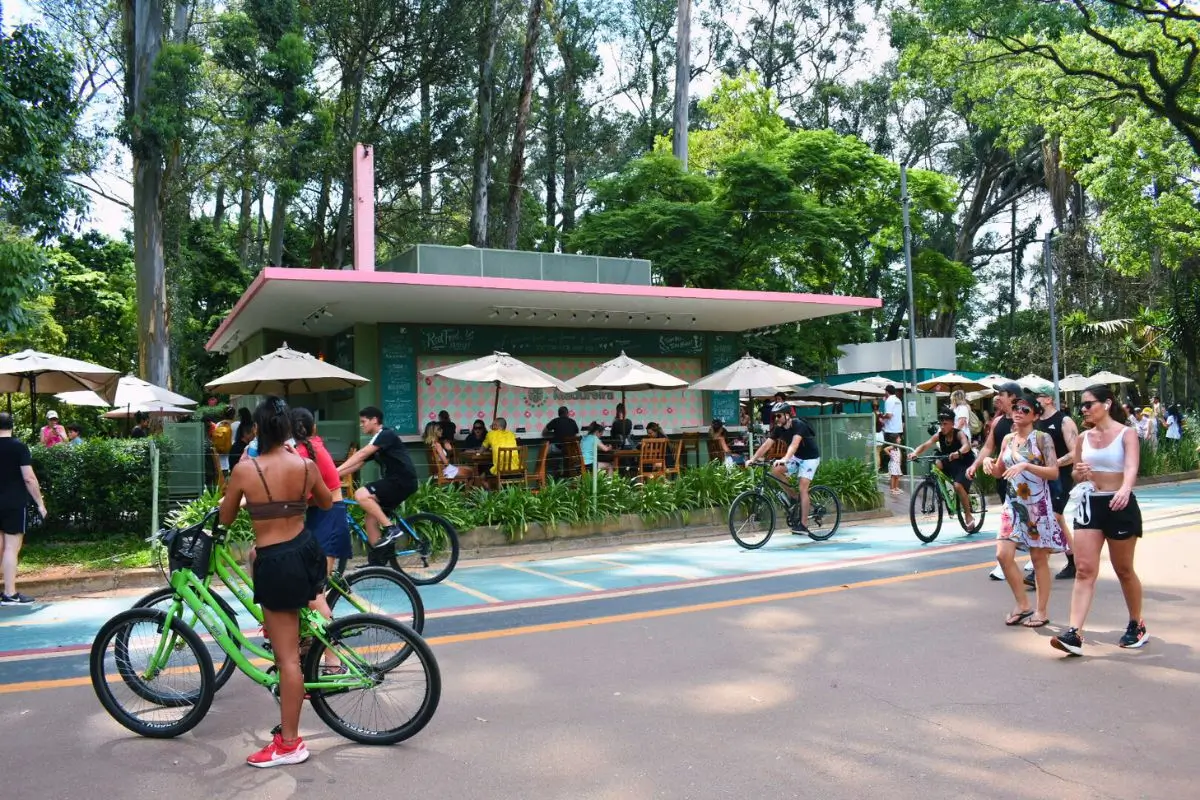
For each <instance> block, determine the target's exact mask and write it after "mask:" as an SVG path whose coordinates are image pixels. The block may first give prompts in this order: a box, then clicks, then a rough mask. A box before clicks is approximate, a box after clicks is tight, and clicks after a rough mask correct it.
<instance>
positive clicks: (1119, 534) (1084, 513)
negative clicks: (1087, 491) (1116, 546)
mask: <svg viewBox="0 0 1200 800" xmlns="http://www.w3.org/2000/svg"><path fill="white" fill-rule="evenodd" d="M1111 500H1112V495H1111V494H1100V495H1096V494H1093V495H1088V497H1087V500H1085V501H1083V502H1080V504H1079V507H1078V508H1077V509H1075V519H1074V522H1075V529H1076V530H1078V529H1080V528H1085V529H1091V530H1098V531H1102V532H1103V533H1104V537H1105V538H1106V539H1130V538H1133V537H1134V536H1141V535H1142V511H1141V509H1140V508H1138V504H1137V498H1136V497H1134V496H1133V495H1129V503H1128V504H1127V505H1126V506H1125V507H1124V508H1122V509H1121V510H1120V511H1113V510H1112V509H1111V508H1109V507H1108V504H1109V502H1110V501H1111Z"/></svg>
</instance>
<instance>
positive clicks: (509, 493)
mask: <svg viewBox="0 0 1200 800" xmlns="http://www.w3.org/2000/svg"><path fill="white" fill-rule="evenodd" d="M471 499H472V501H473V502H474V508H475V515H476V520H477V523H476V524H478V525H498V526H499V527H500V528H501V529H502V530H503V531H504V532H505V533H506V534H507V535H508V537H509V538H510V539H513V540H516V539H521V538H524V536H525V532H526V531H527V530H529V523H530V521H531V518H532V516H533V512H534V509H535V507H536V506H537V502H538V501H537V497H536V496H535V495H534V494H533V493H532V492H530V491H529V490H527V489H525V488H524V487H520V486H505V487H503V488H502V489H500V490H499V491H494V492H474V493H472V495H471Z"/></svg>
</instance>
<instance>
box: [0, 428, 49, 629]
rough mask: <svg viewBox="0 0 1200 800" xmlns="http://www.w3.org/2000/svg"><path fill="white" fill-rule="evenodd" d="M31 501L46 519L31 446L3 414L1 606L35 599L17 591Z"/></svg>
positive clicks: (0, 435)
mask: <svg viewBox="0 0 1200 800" xmlns="http://www.w3.org/2000/svg"><path fill="white" fill-rule="evenodd" d="M30 499H32V500H33V502H34V503H35V504H36V505H37V510H38V513H39V514H41V515H42V517H43V518H45V516H46V504H45V502H43V500H42V489H41V487H40V486H39V485H38V479H37V475H35V474H34V472H33V461H32V459H31V456H30V453H29V447H28V446H27V445H26V444H25V443H24V442H22V441H21V440H20V439H16V438H14V437H13V418H12V414H6V413H3V412H0V566H2V568H3V573H4V592H3V593H2V594H0V605H4V606H17V605H27V604H29V603H32V602H33V598H32V597H29V596H28V595H24V594H21V593H20V592H18V591H17V557H18V556H20V554H21V542H22V540H23V538H24V536H25V524H26V509H28V508H29V501H30Z"/></svg>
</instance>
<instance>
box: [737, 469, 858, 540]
mask: <svg viewBox="0 0 1200 800" xmlns="http://www.w3.org/2000/svg"><path fill="white" fill-rule="evenodd" d="M768 466H769V464H768V463H767V462H765V461H748V462H746V468H747V469H758V470H759V478H758V485H757V486H755V487H754V488H753V489H747V490H746V491H744V492H742V493H741V494H739V495H738V496H737V497H735V498H733V503H731V504H730V506H729V535H730V536H732V537H733V540H734V541H735V542H737V543H738V544H739V545H741V546H742V547H744V548H746V549H747V550H757V549H758V548H760V547H762V546H763V545H764V544H766V543H767V541H768V540H770V538H771V534H773V533H774V532H775V509H776V506H778V507H779V508H782V509H783V512H784V518H785V519H786V520H787V523H788V527H790V528H792V529H795V528H797V527H799V523H800V522H801V521H802V520H801V518H800V515H801V511H800V500H799V498H793V497H792V496H791V494H790V493H789V492H788V489H794V488H795V487H794V486H791V485H789V484H787V483H784V482H783V481H781V480H779V478H777V477H775V475H773V474H772V473H771V470H770V469H768V468H767V467H768ZM803 522H804V523H805V525H804V527H805V528H806V529H807V533H808V536H809V538H810V539H812V540H813V541H816V542H823V541H825V540H826V539H828V538H829V537H830V536H833V535H834V534H835V533H837V529H838V526H839V525H841V524H842V501H841V500H839V499H838V496H837V492H835V491H834V490H833V489H832V488H830V487H828V486H818V485H816V484H813V485H812V486H809V487H808V519H807V520H803Z"/></svg>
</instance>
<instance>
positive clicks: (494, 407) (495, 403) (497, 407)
mask: <svg viewBox="0 0 1200 800" xmlns="http://www.w3.org/2000/svg"><path fill="white" fill-rule="evenodd" d="M499 413H500V381H496V398H495V399H494V400H493V401H492V420H493V421H494V420H495V419H496V415H497V414H499Z"/></svg>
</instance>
